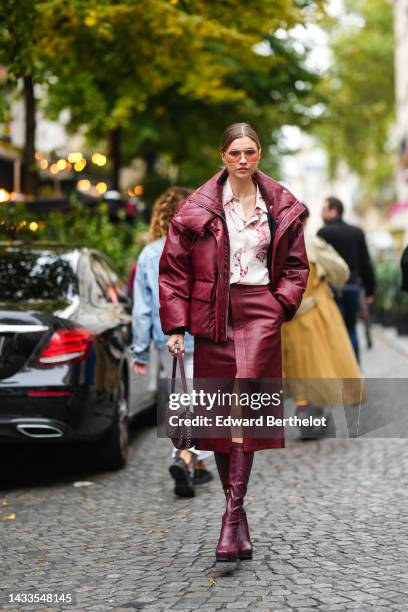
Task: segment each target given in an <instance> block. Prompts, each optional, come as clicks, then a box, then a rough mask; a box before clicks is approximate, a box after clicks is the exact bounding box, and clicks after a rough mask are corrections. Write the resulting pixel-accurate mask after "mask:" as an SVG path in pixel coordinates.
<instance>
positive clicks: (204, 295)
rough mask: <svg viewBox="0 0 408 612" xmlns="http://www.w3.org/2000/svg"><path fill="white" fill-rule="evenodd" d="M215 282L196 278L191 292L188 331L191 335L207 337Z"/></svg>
mask: <svg viewBox="0 0 408 612" xmlns="http://www.w3.org/2000/svg"><path fill="white" fill-rule="evenodd" d="M214 291H215V283H213V282H211V281H202V280H196V281H195V283H194V286H193V290H192V292H191V304H190V332H191V334H192V335H193V336H203V337H209V334H210V320H211V312H212V310H213V308H214V306H213V304H212V302H213V295H214Z"/></svg>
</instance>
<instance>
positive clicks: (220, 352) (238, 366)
mask: <svg viewBox="0 0 408 612" xmlns="http://www.w3.org/2000/svg"><path fill="white" fill-rule="evenodd" d="M283 318H284V311H283V307H282V306H281V304H280V303H279V301H278V300H277V299H276V298H275V296H274V295H273V293H272V291H271V286H270V285H269V284H268V285H240V284H232V285H230V298H229V308H228V327H227V340H226V341H225V342H221V343H215V342H213V341H212V340H209V339H207V338H199V337H197V338H195V342H194V378H195V379H214V378H215V377H216V378H217V379H224V380H228V381H231V384H233V383H234V379H235V378H238V379H245V378H252V379H258V380H260V379H274V380H275V381H280V380H281V379H282V356H281V325H282V322H283ZM275 386H276V385H275ZM279 386H280V385H279ZM278 412H279V414H277V412H276V409H275V410H274V415H275V416H283V406H282V407H281V408H279V410H278ZM230 445H231V438H216V437H214V438H212V437H211V438H204V437H203V438H200V439H199V440H197V443H196V448H197V449H199V450H214V451H218V452H225V453H229V452H230ZM284 446H285V441H284V435H283V428H279V431H277V428H276V427H275V428H274V431H273V435H271V436H268V437H250V438H249V437H244V451H246V452H248V451H255V450H262V449H267V448H284Z"/></svg>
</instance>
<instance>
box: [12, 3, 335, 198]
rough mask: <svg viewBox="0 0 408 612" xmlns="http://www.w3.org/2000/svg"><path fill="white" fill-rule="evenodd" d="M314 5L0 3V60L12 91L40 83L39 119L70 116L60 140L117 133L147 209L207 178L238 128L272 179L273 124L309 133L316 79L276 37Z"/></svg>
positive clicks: (317, 10)
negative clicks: (136, 165)
mask: <svg viewBox="0 0 408 612" xmlns="http://www.w3.org/2000/svg"><path fill="white" fill-rule="evenodd" d="M323 4H324V0H264V1H263V2H256V1H255V0H234V1H232V0H227V1H225V2H221V3H217V2H207V1H205V0H147V1H146V2H134V0H74V1H72V2H66V0H20V1H19V2H12V1H11V0H0V9H2V10H1V13H2V15H4V16H5V18H4V20H3V21H2V24H1V25H0V58H1V60H0V61H1V62H3V63H4V65H5V66H6V68H7V70H8V73H9V79H10V80H11V81H13V80H14V84H15V85H16V84H17V82H18V78H21V76H22V75H25V74H29V75H31V76H32V77H33V78H34V81H35V82H38V81H40V82H43V83H44V84H45V85H46V91H47V95H46V100H45V106H46V108H45V109H44V110H46V112H47V113H48V115H49V116H50V117H51V118H52V119H56V120H57V119H58V118H59V115H60V112H61V111H62V110H68V111H69V117H70V119H69V124H68V126H67V127H68V129H69V130H71V131H72V132H74V133H76V132H77V131H78V130H81V132H82V133H84V134H85V135H86V137H87V138H88V140H89V142H90V143H92V144H93V145H96V144H100V143H101V142H103V141H105V142H106V140H107V136H108V134H109V133H110V132H111V131H112V130H115V129H116V128H120V130H121V131H120V133H121V139H122V143H123V149H124V150H123V159H122V162H123V163H128V162H129V161H130V160H132V159H134V157H139V158H142V159H143V160H144V161H145V162H146V167H147V173H148V174H147V183H148V184H147V185H146V187H147V190H146V192H147V195H148V198H149V199H150V201H151V200H152V199H154V197H155V196H157V195H158V193H159V191H160V190H161V189H162V187H163V186H167V185H168V184H170V183H174V182H175V181H177V182H178V183H179V184H180V183H183V184H187V185H190V186H197V184H198V183H200V182H202V180H204V178H206V177H207V176H208V175H209V174H212V173H213V172H214V169H215V168H216V167H217V165H218V163H219V158H218V151H217V147H218V142H219V138H220V134H221V132H222V130H223V129H224V128H225V127H226V125H228V124H229V123H232V122H235V121H240V120H245V121H250V122H252V123H253V124H254V126H255V127H256V128H257V129H258V130H259V132H260V135H261V138H262V142H263V146H264V166H263V168H264V169H265V170H266V171H270V170H271V169H272V168H273V169H274V170H276V159H275V157H274V155H273V152H272V149H270V147H271V145H274V144H275V142H276V135H277V131H278V130H279V128H280V127H281V126H282V125H284V124H286V123H290V124H296V125H300V126H301V127H306V126H308V125H310V120H311V114H310V112H309V108H310V107H311V106H313V104H314V102H315V98H314V96H313V88H314V84H315V82H316V77H315V76H314V75H313V74H311V73H310V71H308V70H306V69H305V67H304V60H305V56H306V53H300V52H298V51H296V47H295V46H294V45H293V44H292V42H291V41H290V38H288V39H284V38H282V36H280V35H276V34H275V33H276V32H278V31H280V32H281V33H282V31H283V30H284V31H289V30H290V29H291V28H293V27H294V26H296V25H299V24H304V23H306V22H307V21H312V20H314V21H316V19H317V18H318V17H319V16H320V15H321V12H322V5H323ZM260 43H262V45H263V52H260V51H259V47H258V45H259V44H260ZM265 50H266V52H265ZM166 168H169V171H168V172H167V170H166Z"/></svg>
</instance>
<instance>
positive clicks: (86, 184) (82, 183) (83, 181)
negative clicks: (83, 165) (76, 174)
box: [77, 179, 91, 191]
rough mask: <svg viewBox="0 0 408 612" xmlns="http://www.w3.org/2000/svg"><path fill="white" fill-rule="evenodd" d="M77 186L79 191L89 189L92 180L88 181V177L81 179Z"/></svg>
mask: <svg viewBox="0 0 408 612" xmlns="http://www.w3.org/2000/svg"><path fill="white" fill-rule="evenodd" d="M77 188H78V189H79V191H88V189H90V188H91V181H88V179H81V180H80V181H78V182H77Z"/></svg>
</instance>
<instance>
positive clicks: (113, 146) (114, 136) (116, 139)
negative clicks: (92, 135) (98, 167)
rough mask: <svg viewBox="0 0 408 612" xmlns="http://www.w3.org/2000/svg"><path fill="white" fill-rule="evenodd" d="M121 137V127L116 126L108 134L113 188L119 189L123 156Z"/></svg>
mask: <svg viewBox="0 0 408 612" xmlns="http://www.w3.org/2000/svg"><path fill="white" fill-rule="evenodd" d="M120 139H121V131H120V128H119V127H117V128H114V129H113V130H110V131H109V134H108V147H109V158H110V161H111V164H112V171H111V181H112V189H116V190H118V191H119V189H120V184H119V182H120V167H121V156H120V144H121V143H120Z"/></svg>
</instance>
